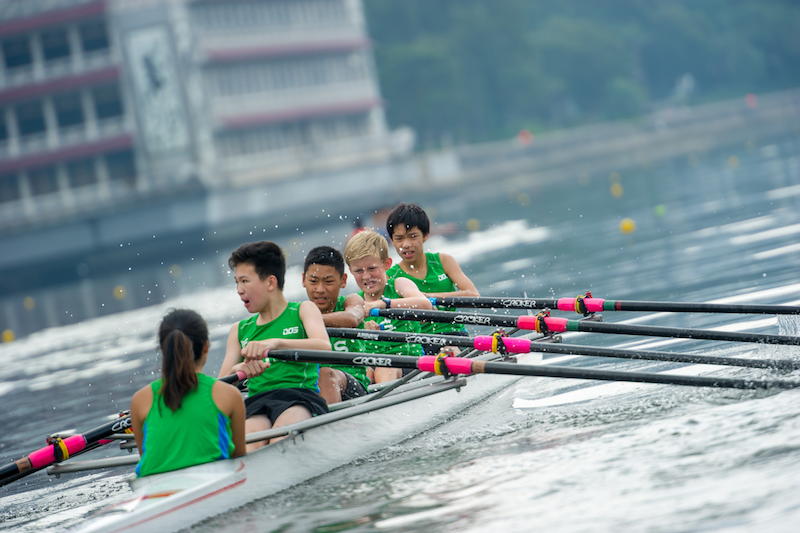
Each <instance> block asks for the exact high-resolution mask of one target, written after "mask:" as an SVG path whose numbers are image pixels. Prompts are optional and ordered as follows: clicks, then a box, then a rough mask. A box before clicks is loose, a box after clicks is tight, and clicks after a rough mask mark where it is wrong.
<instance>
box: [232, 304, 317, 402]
mask: <svg viewBox="0 0 800 533" xmlns="http://www.w3.org/2000/svg"><path fill="white" fill-rule="evenodd" d="M257 319H258V315H253V316H251V317H250V318H248V319H246V320H242V321H241V322H239V344H241V345H242V349H244V347H245V346H247V343H248V342H250V341H260V340H265V339H274V338H283V339H306V338H308V337H307V336H306V330H305V328H303V321H302V320H300V303H299V302H289V305H287V306H286V309H285V310H284V311H283V313H281V315H280V316H279V317H278V318H276V319H275V320H273V321H272V322H268V323H266V324H264V325H261V326H259V325H257V324H256V320H257ZM242 360H244V359H242ZM269 362H270V367H269V368H268V369H266V370H265V371H264V373H263V374H260V375H258V376H256V377H253V378H250V379H249V380H247V385H248V387H249V389H250V396H255V395H256V394H258V393H260V392H264V391H268V390H275V389H291V388H301V389H309V390H312V391H314V392H319V387H318V386H317V382H318V381H319V365H317V364H311V363H291V362H289V361H281V360H280V359H273V358H272V357H270V358H269Z"/></svg>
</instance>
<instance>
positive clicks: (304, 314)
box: [281, 302, 332, 351]
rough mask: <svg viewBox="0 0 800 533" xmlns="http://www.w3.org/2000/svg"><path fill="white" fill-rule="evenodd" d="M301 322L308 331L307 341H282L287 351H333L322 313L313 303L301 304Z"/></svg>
mask: <svg viewBox="0 0 800 533" xmlns="http://www.w3.org/2000/svg"><path fill="white" fill-rule="evenodd" d="M300 320H302V321H303V328H304V329H305V330H306V337H308V338H307V339H285V340H284V339H281V340H282V342H283V343H286V344H287V346H282V348H287V349H302V350H329V351H330V350H331V349H332V348H331V339H330V337H328V331H327V330H326V329H325V322H323V320H322V313H321V312H320V311H319V308H318V307H317V306H316V305H314V304H313V303H312V302H303V303H301V304H300Z"/></svg>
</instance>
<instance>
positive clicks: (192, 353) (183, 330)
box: [158, 309, 208, 412]
mask: <svg viewBox="0 0 800 533" xmlns="http://www.w3.org/2000/svg"><path fill="white" fill-rule="evenodd" d="M158 341H159V345H160V346H161V353H162V356H163V358H162V365H161V390H160V394H161V397H162V398H163V399H164V405H166V406H167V407H169V408H170V409H171V410H172V411H173V412H175V411H177V410H178V409H179V408H180V406H181V401H182V400H183V397H184V396H185V395H186V393H188V392H190V391H192V390H195V389H196V388H197V367H196V364H197V363H198V362H199V361H200V360H201V359H202V358H203V352H204V349H205V346H206V343H207V342H208V326H207V325H206V322H205V320H203V318H202V317H201V316H200V315H199V314H197V313H196V312H194V311H192V310H190V309H173V310H172V311H170V312H169V313H167V315H166V316H165V317H164V318H163V320H162V321H161V326H160V327H159V329H158Z"/></svg>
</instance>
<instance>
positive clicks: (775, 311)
mask: <svg viewBox="0 0 800 533" xmlns="http://www.w3.org/2000/svg"><path fill="white" fill-rule="evenodd" d="M431 302H432V303H433V304H434V305H443V306H446V307H479V308H498V309H503V308H505V309H545V308H547V309H558V310H559V311H577V312H591V313H595V312H601V311H649V312H674V313H742V314H761V315H800V307H798V306H793V305H764V304H715V303H702V302H698V303H693V302H647V301H639V300H605V299H603V298H592V297H579V298H557V299H556V298H502V297H500V298H498V297H483V296H482V297H466V296H457V297H448V298H431ZM582 306H583V307H582Z"/></svg>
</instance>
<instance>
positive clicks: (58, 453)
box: [0, 372, 247, 486]
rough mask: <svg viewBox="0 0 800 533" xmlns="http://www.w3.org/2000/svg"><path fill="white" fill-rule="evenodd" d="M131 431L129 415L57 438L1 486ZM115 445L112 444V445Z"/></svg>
mask: <svg viewBox="0 0 800 533" xmlns="http://www.w3.org/2000/svg"><path fill="white" fill-rule="evenodd" d="M246 377H247V375H246V374H245V373H244V372H237V373H236V374H231V375H230V376H225V377H222V378H219V379H220V381H224V382H226V383H236V382H237V381H241V380H243V379H245V378H246ZM130 427H131V417H130V415H128V414H124V413H123V414H122V415H121V416H120V417H119V418H116V419H114V420H112V421H111V422H107V423H105V424H103V425H102V426H98V427H96V428H94V429H91V430H89V431H87V432H86V433H83V434H80V435H72V436H69V437H67V438H65V439H62V438H60V437H55V438H53V439H50V440H51V441H52V442H51V444H48V445H47V446H45V447H44V448H40V449H38V450H36V451H35V452H31V453H30V454H28V455H26V456H25V457H22V458H21V459H17V460H16V461H14V462H13V463H11V464H9V465H5V466H3V467H0V486H3V485H5V484H7V483H10V482H12V481H14V480H17V479H19V478H21V477H25V476H27V475H29V474H33V473H34V472H37V471H39V470H41V469H42V468H45V467H47V466H49V465H51V464H53V463H60V462H61V461H65V460H66V459H68V458H69V457H71V456H73V455H77V454H79V453H82V452H85V451H89V450H90V449H92V448H95V447H97V445H98V444H100V443H101V441H102V440H103V439H105V438H106V437H108V436H109V435H113V434H114V433H124V432H125V430H126V429H128V428H130ZM109 442H111V441H109Z"/></svg>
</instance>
